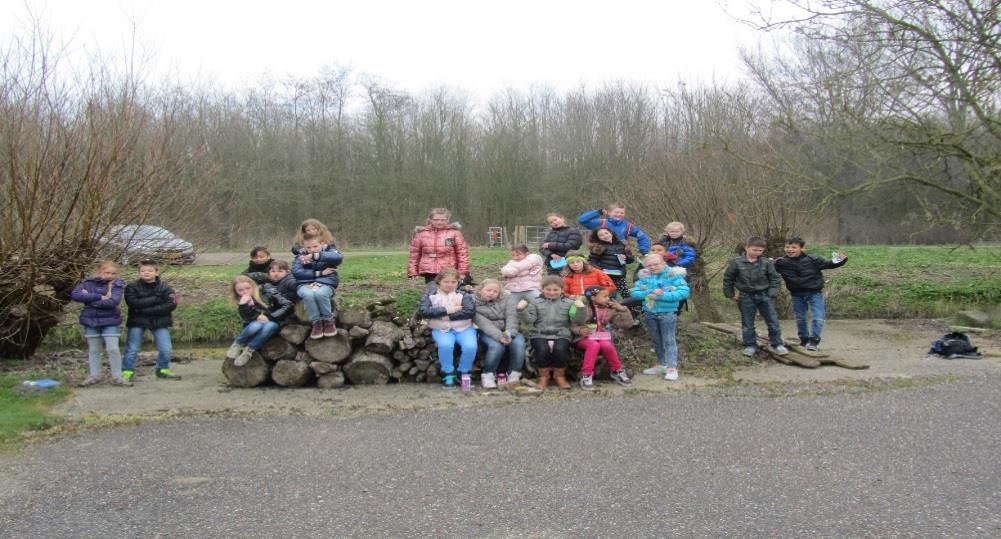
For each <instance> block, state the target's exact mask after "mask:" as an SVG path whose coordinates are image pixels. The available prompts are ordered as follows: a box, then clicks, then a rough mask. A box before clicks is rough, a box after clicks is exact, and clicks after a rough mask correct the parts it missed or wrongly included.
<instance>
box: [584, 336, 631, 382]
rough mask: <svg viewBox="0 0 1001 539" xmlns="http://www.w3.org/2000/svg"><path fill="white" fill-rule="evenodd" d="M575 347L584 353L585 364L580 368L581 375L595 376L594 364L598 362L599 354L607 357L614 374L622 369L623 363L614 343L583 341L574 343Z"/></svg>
mask: <svg viewBox="0 0 1001 539" xmlns="http://www.w3.org/2000/svg"><path fill="white" fill-rule="evenodd" d="M574 346H576V347H577V348H580V349H581V350H583V351H584V364H583V365H581V367H580V373H581V374H594V364H595V362H597V361H598V352H601V353H602V354H604V355H605V359H607V360H608V365H609V366H610V367H611V368H612V372H615V371H617V370H621V369H622V362H621V361H619V352H618V351H616V350H615V345H614V344H612V341H610V340H608V341H592V340H590V339H581V340H579V341H577V342H576V343H574Z"/></svg>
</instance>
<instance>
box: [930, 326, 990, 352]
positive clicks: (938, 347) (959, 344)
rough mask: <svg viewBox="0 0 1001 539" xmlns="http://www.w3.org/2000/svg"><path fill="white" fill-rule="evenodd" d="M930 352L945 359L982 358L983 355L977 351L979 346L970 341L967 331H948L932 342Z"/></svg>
mask: <svg viewBox="0 0 1001 539" xmlns="http://www.w3.org/2000/svg"><path fill="white" fill-rule="evenodd" d="M928 353H929V354H935V355H937V356H941V357H943V358H945V359H956V358H970V359H980V358H982V357H983V355H982V354H981V353H980V352H979V351H977V347H976V346H973V343H972V342H970V337H968V336H967V335H966V334H965V333H960V332H958V331H954V332H952V333H946V334H945V335H943V336H942V337H941V338H939V339H937V340H936V341H935V342H933V343H931V350H929V351H928Z"/></svg>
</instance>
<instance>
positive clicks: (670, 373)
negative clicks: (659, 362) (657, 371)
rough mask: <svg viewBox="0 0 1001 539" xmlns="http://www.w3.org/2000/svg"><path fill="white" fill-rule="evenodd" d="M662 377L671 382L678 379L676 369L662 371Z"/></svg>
mask: <svg viewBox="0 0 1001 539" xmlns="http://www.w3.org/2000/svg"><path fill="white" fill-rule="evenodd" d="M664 379H665V380H668V381H670V382H673V381H675V380H677V379H678V369H667V372H665V373H664Z"/></svg>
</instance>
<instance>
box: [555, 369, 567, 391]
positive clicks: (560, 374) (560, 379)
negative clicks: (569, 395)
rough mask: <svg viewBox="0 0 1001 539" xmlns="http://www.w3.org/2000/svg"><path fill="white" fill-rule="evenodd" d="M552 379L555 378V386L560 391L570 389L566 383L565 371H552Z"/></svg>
mask: <svg viewBox="0 0 1001 539" xmlns="http://www.w3.org/2000/svg"><path fill="white" fill-rule="evenodd" d="M553 375H554V376H553V377H554V378H556V386H557V387H559V388H560V389H570V387H571V386H570V382H567V370H566V369H565V368H564V369H553Z"/></svg>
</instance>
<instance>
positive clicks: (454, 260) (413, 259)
mask: <svg viewBox="0 0 1001 539" xmlns="http://www.w3.org/2000/svg"><path fill="white" fill-rule="evenodd" d="M459 228H461V226H460V225H459V224H458V223H452V224H450V225H448V226H447V227H445V228H434V227H431V226H425V227H420V228H419V229H418V230H417V233H416V234H414V240H413V241H412V242H410V260H409V261H408V262H407V277H417V276H418V275H423V274H425V273H430V274H432V275H437V274H438V273H440V272H441V270H443V269H445V268H455V269H456V270H458V272H459V273H461V274H463V275H469V248H468V247H467V246H466V239H465V238H463V237H462V232H459Z"/></svg>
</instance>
